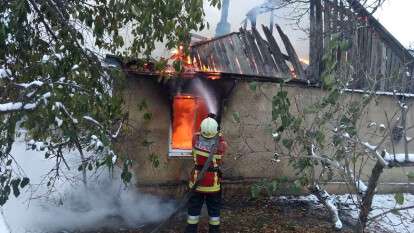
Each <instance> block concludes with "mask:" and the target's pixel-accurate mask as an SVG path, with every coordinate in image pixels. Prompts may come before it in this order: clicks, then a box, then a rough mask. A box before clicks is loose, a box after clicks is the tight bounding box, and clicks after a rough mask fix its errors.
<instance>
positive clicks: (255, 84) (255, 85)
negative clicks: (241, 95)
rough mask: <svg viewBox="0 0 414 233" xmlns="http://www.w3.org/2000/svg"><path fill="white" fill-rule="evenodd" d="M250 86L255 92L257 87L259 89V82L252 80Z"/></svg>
mask: <svg viewBox="0 0 414 233" xmlns="http://www.w3.org/2000/svg"><path fill="white" fill-rule="evenodd" d="M249 87H250V90H252V91H253V92H255V91H256V89H257V82H251V83H249Z"/></svg>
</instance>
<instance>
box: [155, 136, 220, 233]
mask: <svg viewBox="0 0 414 233" xmlns="http://www.w3.org/2000/svg"><path fill="white" fill-rule="evenodd" d="M218 138H219V136H218V134H217V135H216V136H215V137H214V138H213V139H214V143H213V144H212V145H211V147H210V153H209V155H208V158H207V161H206V162H205V163H204V165H203V168H202V169H201V171H200V173H199V175H198V176H197V179H196V181H195V182H194V185H193V187H191V189H190V191H189V192H188V193H187V194H186V195H185V196H184V197H183V198H182V199H181V201H180V202H179V203H178V206H177V207H176V208H175V209H174V212H173V213H172V214H171V215H170V216H169V217H168V218H166V219H165V220H164V221H162V222H161V223H160V224H159V225H158V226H157V227H156V228H154V229H153V230H152V231H151V233H159V232H160V231H161V230H162V229H164V227H165V226H166V225H167V223H169V222H170V221H171V220H172V219H174V218H175V217H176V216H177V214H178V213H179V212H180V210H182V209H183V208H184V207H185V206H186V205H187V203H188V200H190V198H191V196H192V195H193V192H194V191H195V190H196V188H197V187H198V185H199V183H200V181H201V180H202V179H203V178H204V175H205V173H206V171H207V169H208V167H209V166H210V163H211V162H212V161H213V157H214V151H215V150H216V148H217V144H218Z"/></svg>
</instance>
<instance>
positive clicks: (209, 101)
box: [191, 79, 218, 115]
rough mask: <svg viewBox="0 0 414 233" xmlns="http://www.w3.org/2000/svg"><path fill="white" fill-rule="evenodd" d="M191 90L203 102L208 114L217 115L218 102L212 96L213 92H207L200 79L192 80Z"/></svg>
mask: <svg viewBox="0 0 414 233" xmlns="http://www.w3.org/2000/svg"><path fill="white" fill-rule="evenodd" d="M191 85H192V89H193V90H194V92H195V93H196V94H197V95H200V96H201V97H202V98H203V99H204V100H205V101H206V105H207V108H208V112H209V113H210V114H214V115H217V113H218V103H217V102H218V101H217V98H216V97H215V96H214V93H213V91H211V90H209V89H208V87H207V86H206V85H205V84H203V82H202V81H201V80H200V79H193V80H192V83H191Z"/></svg>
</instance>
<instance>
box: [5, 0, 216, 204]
mask: <svg viewBox="0 0 414 233" xmlns="http://www.w3.org/2000/svg"><path fill="white" fill-rule="evenodd" d="M208 3H209V4H211V5H213V6H219V4H220V1H219V0H210V1H208ZM204 15H205V14H204V11H203V1H202V0H189V1H184V0H169V1H163V0H153V1H142V0H139V1H130V0H122V1H121V0H96V1H84V0H79V1H64V0H5V1H2V3H1V4H0V166H1V167H0V205H3V204H4V203H5V202H6V201H7V199H8V197H9V195H10V193H11V191H13V193H14V195H15V196H18V195H19V189H20V188H23V187H25V186H26V185H27V184H29V181H30V177H25V176H23V175H22V174H23V173H21V172H19V171H18V170H16V169H13V167H14V166H13V163H15V161H14V158H13V154H12V153H11V152H12V148H13V145H14V144H15V141H16V139H17V138H18V137H20V138H23V139H24V140H25V141H26V143H27V145H28V147H29V148H30V149H33V150H39V151H42V152H44V155H45V158H47V159H54V160H55V161H56V167H55V168H54V169H53V171H50V172H49V173H48V174H49V181H48V183H47V184H48V185H49V186H53V183H54V181H56V179H59V178H60V174H61V169H62V168H64V167H65V166H66V167H67V166H68V163H67V162H66V155H65V154H66V152H68V151H72V150H75V151H77V152H78V153H79V154H80V156H81V164H80V166H79V168H78V169H79V170H80V171H82V172H83V177H84V180H83V181H84V183H85V184H86V171H87V170H93V169H97V168H99V167H101V166H107V167H112V166H113V165H114V164H115V163H116V161H117V158H118V155H116V153H115V152H114V149H113V142H114V141H115V140H116V138H117V136H118V135H119V133H120V132H121V131H122V125H123V122H124V119H125V114H124V113H123V111H122V105H121V104H122V100H121V99H120V97H119V96H117V95H116V94H114V92H116V90H115V86H114V84H115V82H116V81H117V80H119V79H120V78H121V76H122V75H120V73H121V72H117V71H116V70H115V71H114V70H113V69H112V70H110V69H108V67H106V66H105V64H103V63H102V56H101V54H100V53H98V52H97V51H108V52H111V53H113V54H116V55H123V56H133V57H138V56H146V57H148V56H149V55H150V54H151V51H153V50H154V49H155V44H156V43H157V42H164V43H165V44H166V47H167V48H172V47H175V46H177V44H183V45H188V44H189V41H190V36H189V35H190V34H189V32H190V31H192V30H194V31H197V30H201V29H203V28H204V27H205V26H206V23H205V22H204V21H203V17H204ZM125 34H126V35H128V37H129V38H132V40H131V41H129V43H127V42H128V41H127V40H126V38H124V37H123V36H122V35H125ZM123 161H125V164H124V166H123V168H124V169H123V173H122V175H121V176H122V179H123V180H124V181H126V182H127V181H129V180H130V179H131V173H130V172H129V171H128V166H129V165H130V162H129V160H128V159H123Z"/></svg>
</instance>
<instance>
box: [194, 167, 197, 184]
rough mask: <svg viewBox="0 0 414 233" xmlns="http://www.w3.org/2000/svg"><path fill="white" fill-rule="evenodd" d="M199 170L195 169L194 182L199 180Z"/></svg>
mask: <svg viewBox="0 0 414 233" xmlns="http://www.w3.org/2000/svg"><path fill="white" fill-rule="evenodd" d="M197 176H198V170H196V169H194V182H195V181H196V180H197Z"/></svg>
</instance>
